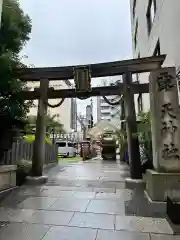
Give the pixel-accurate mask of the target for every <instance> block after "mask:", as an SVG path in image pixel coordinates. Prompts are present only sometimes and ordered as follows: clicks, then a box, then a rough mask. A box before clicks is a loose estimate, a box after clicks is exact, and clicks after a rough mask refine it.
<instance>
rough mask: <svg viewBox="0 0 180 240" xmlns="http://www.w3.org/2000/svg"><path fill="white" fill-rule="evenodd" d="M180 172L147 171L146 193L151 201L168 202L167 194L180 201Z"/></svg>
mask: <svg viewBox="0 0 180 240" xmlns="http://www.w3.org/2000/svg"><path fill="white" fill-rule="evenodd" d="M179 186H180V173H162V172H157V171H154V170H147V172H146V190H145V192H146V195H147V197H148V198H149V199H150V200H151V201H156V202H166V200H167V196H169V197H170V198H171V199H172V200H173V201H176V202H180V187H179Z"/></svg>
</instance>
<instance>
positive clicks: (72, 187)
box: [0, 160, 180, 240]
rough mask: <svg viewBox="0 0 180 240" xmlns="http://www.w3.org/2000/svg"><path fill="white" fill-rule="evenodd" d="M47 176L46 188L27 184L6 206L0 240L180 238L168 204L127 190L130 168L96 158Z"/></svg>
mask: <svg viewBox="0 0 180 240" xmlns="http://www.w3.org/2000/svg"><path fill="white" fill-rule="evenodd" d="M46 173H47V174H48V175H49V181H48V183H47V184H46V185H44V186H39V187H34V188H33V187H28V186H23V187H21V188H19V189H17V190H16V191H14V192H13V193H11V194H10V195H9V196H8V197H7V198H6V199H5V200H4V201H3V202H2V203H1V208H0V225H1V229H0V239H7V240H19V239H22V240H40V239H43V240H50V239H51V240H76V239H77V240H81V239H82V240H84V239H85V240H106V239H107V240H109V239H111V240H121V239H122V240H124V239H126V240H175V239H176V240H180V237H177V236H176V237H175V236H173V235H172V234H173V232H172V229H171V227H170V225H169V224H168V222H167V221H166V219H165V218H164V216H165V206H164V205H161V204H153V205H152V204H149V203H148V202H147V199H146V198H145V197H144V193H143V192H141V191H137V190H134V191H132V190H129V189H125V188H124V179H125V177H127V176H128V173H129V171H128V167H127V166H126V165H121V164H113V163H105V164H103V163H101V161H98V160H93V161H89V162H86V163H82V162H80V163H76V164H70V165H68V166H65V165H64V166H62V165H58V166H56V167H54V168H52V169H51V170H49V171H47V172H46Z"/></svg>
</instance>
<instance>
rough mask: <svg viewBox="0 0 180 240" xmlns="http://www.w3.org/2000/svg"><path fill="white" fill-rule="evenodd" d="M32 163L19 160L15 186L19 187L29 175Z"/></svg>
mask: <svg viewBox="0 0 180 240" xmlns="http://www.w3.org/2000/svg"><path fill="white" fill-rule="evenodd" d="M31 168H32V162H31V161H27V160H21V161H20V162H19V163H18V164H17V171H16V184H17V186H21V185H23V184H24V183H25V181H26V177H27V176H30V175H31Z"/></svg>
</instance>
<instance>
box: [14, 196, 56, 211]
mask: <svg viewBox="0 0 180 240" xmlns="http://www.w3.org/2000/svg"><path fill="white" fill-rule="evenodd" d="M56 201H57V198H51V197H29V198H28V199H26V200H25V201H23V202H21V203H19V204H18V205H17V207H18V208H22V209H24V208H27V209H37V210H38V209H39V210H40V209H43V210H44V209H48V208H50V207H51V206H52V205H53V203H55V202H56Z"/></svg>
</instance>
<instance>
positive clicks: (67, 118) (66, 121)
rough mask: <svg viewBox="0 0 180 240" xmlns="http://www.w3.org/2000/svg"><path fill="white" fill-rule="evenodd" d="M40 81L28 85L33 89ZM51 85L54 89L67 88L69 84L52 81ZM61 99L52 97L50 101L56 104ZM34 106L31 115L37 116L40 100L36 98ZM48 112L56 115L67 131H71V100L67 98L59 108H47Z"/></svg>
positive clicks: (56, 118)
mask: <svg viewBox="0 0 180 240" xmlns="http://www.w3.org/2000/svg"><path fill="white" fill-rule="evenodd" d="M39 85H40V84H39V83H38V82H29V83H28V87H29V88H30V89H31V90H33V89H34V88H36V87H39ZM49 86H50V87H54V89H67V88H69V86H68V85H67V84H66V83H65V82H64V81H50V84H49ZM60 100H61V99H51V100H49V103H50V104H52V105H54V104H57V103H59V101H60ZM33 104H34V106H33V107H32V108H30V112H29V115H36V116H37V108H38V101H37V100H35V101H34V102H33ZM47 113H48V114H49V115H50V116H54V115H56V117H55V120H57V121H59V122H61V123H62V124H63V125H64V129H65V131H66V132H67V133H69V132H71V128H70V126H71V100H70V99H65V101H64V102H63V104H62V105H61V106H60V107H57V108H49V107H48V110H47Z"/></svg>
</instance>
